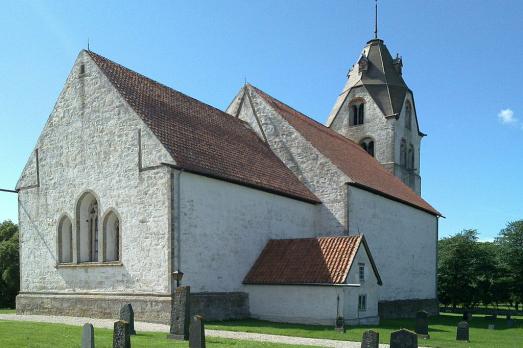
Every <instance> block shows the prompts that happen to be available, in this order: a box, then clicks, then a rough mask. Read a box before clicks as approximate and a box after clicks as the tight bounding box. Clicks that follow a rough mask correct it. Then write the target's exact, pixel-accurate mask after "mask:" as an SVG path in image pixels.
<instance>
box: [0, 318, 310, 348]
mask: <svg viewBox="0 0 523 348" xmlns="http://www.w3.org/2000/svg"><path fill="white" fill-rule="evenodd" d="M94 336H95V340H96V342H95V346H96V347H97V348H102V347H106V348H111V347H112V346H113V345H112V344H113V343H112V342H113V341H112V340H113V332H112V330H107V329H97V328H95V330H94ZM81 339H82V328H81V327H80V326H70V325H60V324H46V323H32V322H25V321H2V320H0V347H10V348H11V347H13V348H15V347H28V348H58V347H59V348H67V347H80V345H81ZM206 343H207V347H209V348H228V347H236V348H243V347H249V348H251V347H252V348H277V347H281V348H297V347H300V346H293V345H284V344H270V343H259V342H251V341H238V340H229V339H222V338H213V337H208V338H207V340H206ZM131 345H132V347H133V348H135V347H147V348H157V347H158V348H159V347H170V348H187V347H188V346H189V345H188V343H187V342H179V341H173V340H169V339H167V338H166V334H165V333H152V332H146V333H138V335H136V336H132V338H131Z"/></svg>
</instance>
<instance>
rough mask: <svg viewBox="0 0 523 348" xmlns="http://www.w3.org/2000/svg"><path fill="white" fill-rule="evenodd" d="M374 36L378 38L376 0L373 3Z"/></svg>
mask: <svg viewBox="0 0 523 348" xmlns="http://www.w3.org/2000/svg"><path fill="white" fill-rule="evenodd" d="M374 38H375V39H377V38H378V0H375V4H374Z"/></svg>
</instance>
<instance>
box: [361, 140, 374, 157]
mask: <svg viewBox="0 0 523 348" xmlns="http://www.w3.org/2000/svg"><path fill="white" fill-rule="evenodd" d="M360 146H361V147H362V148H363V150H365V151H367V153H368V154H369V155H371V156H372V157H374V140H372V139H371V138H365V139H363V140H362V141H361V142H360Z"/></svg>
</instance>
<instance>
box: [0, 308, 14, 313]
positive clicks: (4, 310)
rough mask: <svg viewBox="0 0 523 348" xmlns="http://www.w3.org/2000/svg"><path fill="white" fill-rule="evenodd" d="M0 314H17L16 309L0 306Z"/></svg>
mask: <svg viewBox="0 0 523 348" xmlns="http://www.w3.org/2000/svg"><path fill="white" fill-rule="evenodd" d="M0 314H16V309H7V308H0Z"/></svg>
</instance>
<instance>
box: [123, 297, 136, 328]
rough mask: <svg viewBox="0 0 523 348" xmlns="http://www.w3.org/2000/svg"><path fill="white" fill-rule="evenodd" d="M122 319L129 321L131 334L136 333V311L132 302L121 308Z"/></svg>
mask: <svg viewBox="0 0 523 348" xmlns="http://www.w3.org/2000/svg"><path fill="white" fill-rule="evenodd" d="M120 320H123V321H126V322H128V323H129V333H130V334H131V335H136V331H134V311H133V306H131V304H130V303H128V304H126V305H124V306H123V307H122V308H121V309H120Z"/></svg>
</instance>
